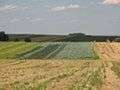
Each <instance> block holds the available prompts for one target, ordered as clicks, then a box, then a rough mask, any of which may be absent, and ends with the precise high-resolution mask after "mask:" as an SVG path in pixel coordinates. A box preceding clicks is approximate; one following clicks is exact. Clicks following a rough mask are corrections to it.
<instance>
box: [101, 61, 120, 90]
mask: <svg viewBox="0 0 120 90" xmlns="http://www.w3.org/2000/svg"><path fill="white" fill-rule="evenodd" d="M107 64H108V65H107V67H106V68H105V70H106V71H105V72H106V73H105V74H106V79H105V84H104V85H103V87H102V90H120V80H119V79H118V78H117V76H116V75H115V73H114V72H113V71H112V70H111V67H112V66H113V64H112V63H111V62H108V63H107Z"/></svg>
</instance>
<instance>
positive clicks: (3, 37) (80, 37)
mask: <svg viewBox="0 0 120 90" xmlns="http://www.w3.org/2000/svg"><path fill="white" fill-rule="evenodd" d="M39 37H42V38H39ZM51 37H52V38H51ZM53 37H54V38H53ZM32 38H34V39H32ZM46 38H47V39H46ZM38 39H39V40H40V41H42V42H44V41H45V42H46V41H51V42H52V41H53V39H54V40H55V42H56V41H57V42H61V41H63V42H91V41H96V42H106V41H115V42H120V36H102V35H101V36H98V35H96V36H95V35H86V34H84V33H70V34H68V35H66V36H62V38H59V37H57V36H54V35H34V34H23V35H22V34H6V33H5V32H4V31H0V41H15V42H18V41H25V42H31V41H33V42H34V41H35V40H38Z"/></svg>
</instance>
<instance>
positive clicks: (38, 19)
mask: <svg viewBox="0 0 120 90" xmlns="http://www.w3.org/2000/svg"><path fill="white" fill-rule="evenodd" d="M29 19H31V18H29ZM41 20H43V19H42V18H35V19H31V20H30V22H38V21H41Z"/></svg>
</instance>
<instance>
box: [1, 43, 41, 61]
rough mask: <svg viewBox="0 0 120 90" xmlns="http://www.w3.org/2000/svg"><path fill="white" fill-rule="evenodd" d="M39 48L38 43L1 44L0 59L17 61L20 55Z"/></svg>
mask: <svg viewBox="0 0 120 90" xmlns="http://www.w3.org/2000/svg"><path fill="white" fill-rule="evenodd" d="M37 47H39V48H40V44H38V43H25V42H0V59H16V58H17V57H18V56H17V55H19V54H22V53H24V52H28V51H30V50H32V49H35V48H37Z"/></svg>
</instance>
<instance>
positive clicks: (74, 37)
mask: <svg viewBox="0 0 120 90" xmlns="http://www.w3.org/2000/svg"><path fill="white" fill-rule="evenodd" d="M108 40H109V41H115V42H120V36H102V35H101V36H98V35H96V36H95V35H94V36H93V35H86V34H84V33H72V34H69V35H67V36H66V37H65V39H64V41H67V42H68V41H70V42H80V41H82V42H91V41H96V42H106V41H108Z"/></svg>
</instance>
